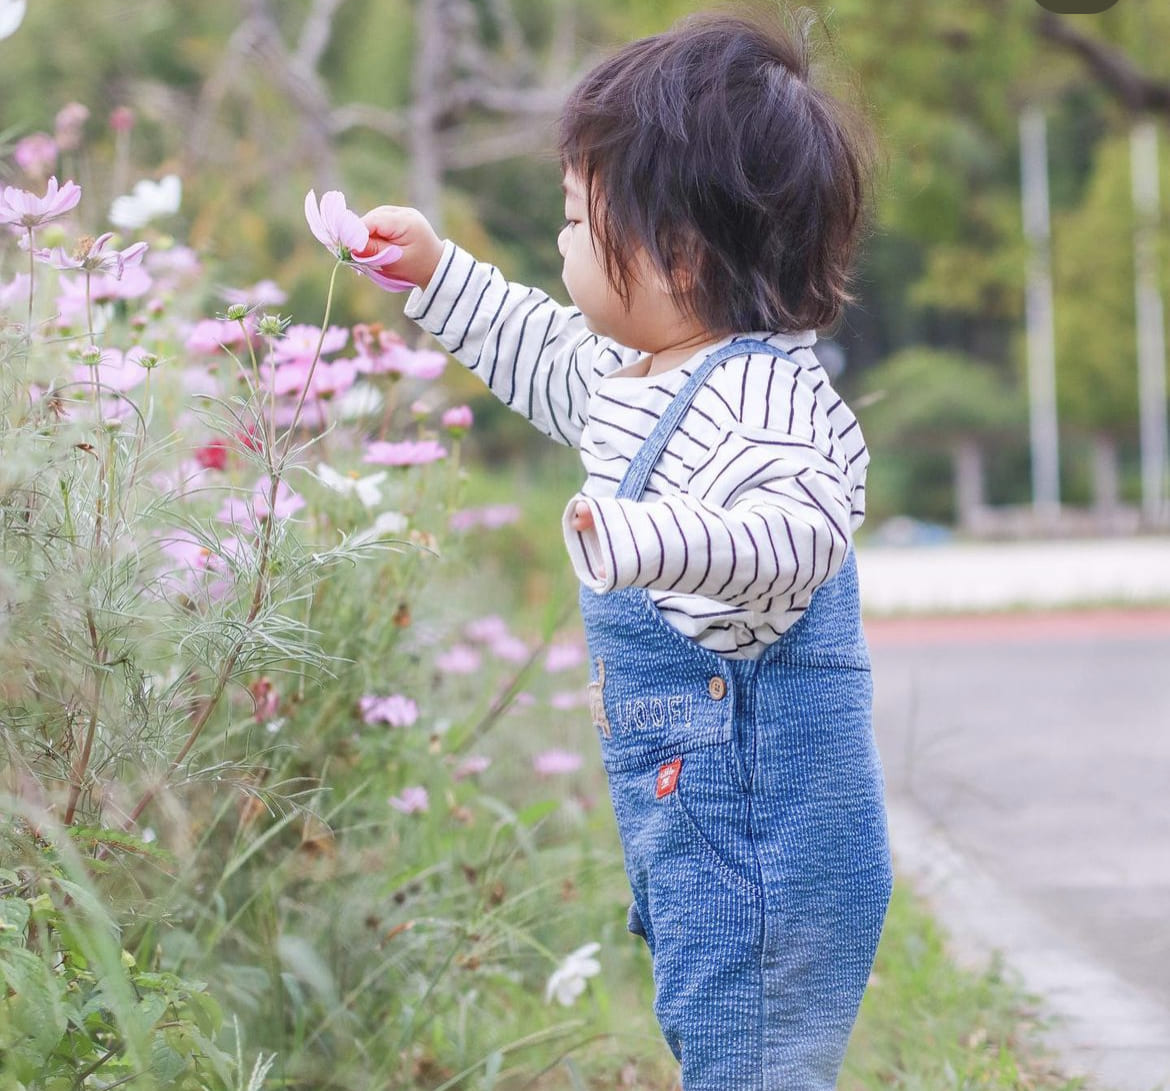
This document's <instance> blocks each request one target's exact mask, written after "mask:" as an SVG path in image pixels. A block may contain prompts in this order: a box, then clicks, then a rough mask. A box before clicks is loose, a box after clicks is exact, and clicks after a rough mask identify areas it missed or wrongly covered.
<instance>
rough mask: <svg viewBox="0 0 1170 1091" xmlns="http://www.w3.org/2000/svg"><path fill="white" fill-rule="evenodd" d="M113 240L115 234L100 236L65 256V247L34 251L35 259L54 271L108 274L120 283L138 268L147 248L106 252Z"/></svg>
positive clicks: (137, 245) (138, 244)
mask: <svg viewBox="0 0 1170 1091" xmlns="http://www.w3.org/2000/svg"><path fill="white" fill-rule="evenodd" d="M113 237H114V234H113V232H112V231H107V232H106V233H105V234H104V235H99V236H98V237H97V238H96V239H82V240H81V242H80V243H79V244H78V246H77V249H76V250H74V251H73V252H72V253H66V251H65V248H64V247H63V246H56V247H54V248H53V249H52V250H34V251H33V254H34V256H35V257H36V258H37V259H38V260H39V261H43V262H45V263H47V264H48V265H51V266H52V267H53V268H54V269H61V270H63V271H70V270H74V269H77V270H80V271H81V272H84V273H103V274H105V273H108V274H109V275H111V276H112V277H113V278H114V279H115V280H121V279H122V274H123V273H124V272H125V271H126V269H127V268H129V267H131V266H135V265H138V264H139V263H140V262H141V261H142V256H143V254H145V253H146V251H147V244H146V243H144V242H136V243H135V244H134V245H133V246H128V247H126V249H125V250H111V251H109V252H108V253H107V252H106V245H107V244H108V243H109V241H110V239H112V238H113Z"/></svg>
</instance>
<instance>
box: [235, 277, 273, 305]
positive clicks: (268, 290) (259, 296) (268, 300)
mask: <svg viewBox="0 0 1170 1091" xmlns="http://www.w3.org/2000/svg"><path fill="white" fill-rule="evenodd" d="M223 298H224V301H225V302H227V303H229V304H230V303H242V304H243V305H244V306H245V307H279V306H280V305H281V304H282V303H283V302H285V300H287V299H288V293H287V292H285V291H284V289H282V288H281V287H280V285H279V284H277V283H276V281H274V280H258V281H257V282H256V283H255V284H253V285H252V287H250V288H228V289H226V290H225V291H224V293H223Z"/></svg>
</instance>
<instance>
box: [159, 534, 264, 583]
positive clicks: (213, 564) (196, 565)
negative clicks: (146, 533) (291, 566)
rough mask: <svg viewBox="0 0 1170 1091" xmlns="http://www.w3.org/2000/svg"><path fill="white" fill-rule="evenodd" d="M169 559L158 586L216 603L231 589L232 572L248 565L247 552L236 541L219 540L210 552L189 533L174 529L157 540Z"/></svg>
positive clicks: (249, 557) (248, 552) (207, 547)
mask: <svg viewBox="0 0 1170 1091" xmlns="http://www.w3.org/2000/svg"><path fill="white" fill-rule="evenodd" d="M158 541H159V543H160V545H161V546H162V551H163V552H164V553H165V554H166V555H167V557H168V558H169V567H168V570H167V571H166V572H164V573H163V575H162V577H161V579H160V581H159V582H160V584H161V585H162V586H163V587H164V588H174V589H176V590H179V591H182V592H183V593H184V594H186V595H189V596H191V597H196V596H200V597H206V598H207V599H208V600H210V601H218V600H219V599H222V598H224V597H225V596H227V595H228V594H229V593H230V592H231V590H232V588H233V587H234V586H235V579H234V570H236V569H240V568H243V567H245V566H247V565H248V564H250V563H251V553H250V550H249V549H248V548H247V547H246V546H244V544H243V543H242V542H241V541H240V540H239V539H238V538H223V539H220V540H219V541H218V542H216V543H215V549H214V550H213V549H211V548H210V547H209V546H208V545H207V544H206V543H205V542H203V541H201V540H200V539H198V538H196V537H195V535H194V534H192V533H191V532H190V531H189V530H184V529H176V530H172V531H169V532H167V533H166V534H164V535H162V536H160V537H159V539H158Z"/></svg>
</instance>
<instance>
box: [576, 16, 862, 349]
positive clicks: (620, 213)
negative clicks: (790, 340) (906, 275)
mask: <svg viewBox="0 0 1170 1091" xmlns="http://www.w3.org/2000/svg"><path fill="white" fill-rule="evenodd" d="M808 75H809V65H808V56H807V46H806V43H805V40H804V37H803V34H800V35H798V36H795V37H793V36H790V35H788V34H786V33H784V32H782V31H779V30H777V29H773V28H769V27H768V26H767V24H766V23H763V22H757V21H755V20H754V19H752V18H750V17H747V16H743V15H733V16H728V15H722V14H710V15H701V16H693V17H691V18H689V19H686V20H683V21H682V22H681V23H679V24H678V25H676V26H675V27H673V28H672V29H671V30H669V31H666V32H665V33H663V34H658V35H655V36H653V37H651V38H645V39H642V40H641V41H637V42H634V43H632V44H631V45H628V46H626V47H625V48H624V49H622V50H620V51H619V52H618V53H616V54H615V55H614V56H612V57H610V58H609V59H607V60H605V61H603V62H602V63H601V64H599V65H598V66H597V67H596V68H594V69H593V70H592V71H591V72H590V73H589V74H588V75H586V76H585V78H584V79H583V80H582V81H581V82H580V83H579V84H578V86H577V87H576V88H575V89H574V91H573V92H572V94H571V95H570V97H569V100H568V102H567V103H566V106H565V110H564V114H563V117H562V121H561V138H560V152H561V164H562V166H563V168H564V170H565V172H566V176H567V177H569V178H571V179H573V180H574V181H575V183H576V185H577V186H579V187H580V188H581V189H582V191H583V193H584V199H585V207H586V208H587V210H588V215H589V220H590V223H591V225H592V228H593V234H594V236H595V237H596V238H597V239H598V240H599V243H600V248H601V251H602V253H601V261H602V264H603V266H604V270H605V275H606V277H607V278H608V281H609V283H610V284H611V285H612V287H613V290H614V291H615V292H616V293H617V295H618V296H619V297H620V298H621V299H622V300H624V301H627V302H628V300H629V297H630V293H631V286H632V284H635V283H637V282H638V280H639V274H638V269H639V267H640V266H641V263H643V262H645V263H648V264H649V266H650V267H651V269H653V270H655V271H657V273H659V274H660V275H661V278H662V280H663V281H664V282H665V284H666V285H667V286H668V289H669V292H670V295H671V297H672V299H673V301H674V303H675V305H677V306H678V307H679V309H680V310H681V311H682V312H683V313H685V314H688V315H690V316H693V317H694V319H695V320H696V321H697V322H698V323H699V325H700V326H701V327H702V328H703V329H705V330H707V331H709V332H711V333H714V334H718V335H723V334H728V333H733V332H736V331H746V330H776V331H796V330H805V329H823V328H824V327H826V326H830V325H831V324H832V323H833V322H834V321H835V320H836V319H837V318H838V317H839V315H840V313H841V310H842V308H843V306H844V304H845V303H846V302H848V301H849V299H850V296H849V294H848V291H847V283H848V279H849V268H850V263H851V260H852V256H853V252H854V249H855V245H856V243H857V240H858V237H859V235H860V232H861V228H862V224H863V220H864V212H865V202H866V193H867V187H868V166H869V161H870V145H869V142H868V136H867V134H866V132H865V129H864V126H863V125H862V124H860V123H859V122H858V121H857V120H856V119H855V118H853V117H851V116H850V115H849V114H848V113H847V112H846V111H845V110H844V108H843V107H842V106H841V105H840V104H839V103H838V102H837V101H835V100H834V99H832V98H831V97H829V96H828V95H826V94H824V93H823V92H821V91H818V90H815V89H814V88H812V87H811V86H809V83H808Z"/></svg>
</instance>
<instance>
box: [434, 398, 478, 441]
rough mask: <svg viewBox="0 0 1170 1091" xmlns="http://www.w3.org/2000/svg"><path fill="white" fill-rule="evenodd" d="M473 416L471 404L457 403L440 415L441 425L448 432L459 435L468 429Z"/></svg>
mask: <svg viewBox="0 0 1170 1091" xmlns="http://www.w3.org/2000/svg"><path fill="white" fill-rule="evenodd" d="M474 419H475V418H474V417H473V416H472V413H471V406H469V405H457V406H455V408H453V409H448V410H447V412H446V413H444V414H443V416H442V420H441V422H442V425H443V427H444V428H446V429H447V430H448V431H449V432H453V433H454V434H455V435H457V436H461V435H463V434H464V433H466V432H467V431H469V430H470V428H471V424H472V421H473V420H474Z"/></svg>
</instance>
